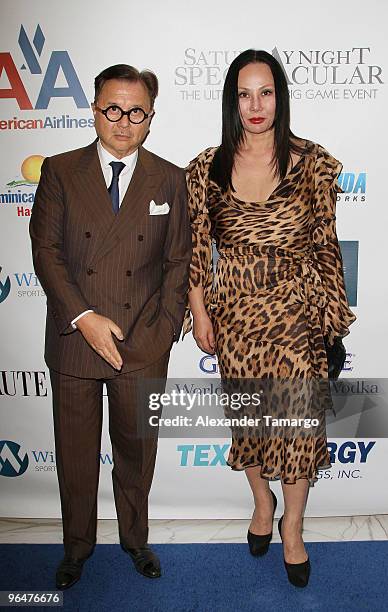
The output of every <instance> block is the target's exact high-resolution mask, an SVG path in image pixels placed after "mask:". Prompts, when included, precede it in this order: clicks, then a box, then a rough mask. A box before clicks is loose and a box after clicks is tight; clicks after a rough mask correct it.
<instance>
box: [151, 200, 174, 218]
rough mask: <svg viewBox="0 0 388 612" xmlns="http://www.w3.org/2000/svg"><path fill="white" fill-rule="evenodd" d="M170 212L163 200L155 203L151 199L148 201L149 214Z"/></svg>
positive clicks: (166, 213)
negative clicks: (160, 202)
mask: <svg viewBox="0 0 388 612" xmlns="http://www.w3.org/2000/svg"><path fill="white" fill-rule="evenodd" d="M169 212H170V206H169V205H168V204H167V202H165V203H164V204H155V202H154V201H153V200H151V202H150V215H168V213H169Z"/></svg>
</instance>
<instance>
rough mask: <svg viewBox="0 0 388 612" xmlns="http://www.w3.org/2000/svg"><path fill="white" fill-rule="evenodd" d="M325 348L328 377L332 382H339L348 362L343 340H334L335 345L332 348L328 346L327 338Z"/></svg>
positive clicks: (339, 338) (338, 337)
mask: <svg viewBox="0 0 388 612" xmlns="http://www.w3.org/2000/svg"><path fill="white" fill-rule="evenodd" d="M325 348H326V355H327V369H328V377H329V378H330V379H331V380H337V378H338V377H339V375H340V374H341V371H342V368H343V367H344V363H345V360H346V349H345V347H344V343H343V342H342V338H341V337H340V336H337V337H336V338H335V339H334V344H332V345H331V346H330V345H329V344H328V342H327V338H325Z"/></svg>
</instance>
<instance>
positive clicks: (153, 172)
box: [93, 147, 163, 263]
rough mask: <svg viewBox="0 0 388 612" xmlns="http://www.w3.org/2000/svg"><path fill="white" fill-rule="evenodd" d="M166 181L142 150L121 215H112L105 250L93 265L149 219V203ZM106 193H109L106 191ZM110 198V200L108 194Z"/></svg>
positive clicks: (123, 202) (148, 154)
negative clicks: (140, 223)
mask: <svg viewBox="0 0 388 612" xmlns="http://www.w3.org/2000/svg"><path fill="white" fill-rule="evenodd" d="M97 161H98V160H97ZM102 180H103V178H102ZM162 180H163V175H162V173H161V171H160V169H159V166H158V164H157V163H156V161H155V160H154V157H153V155H152V154H151V153H149V152H148V151H147V150H146V149H143V147H140V148H139V155H138V159H137V162H136V167H135V170H134V173H133V176H132V179H131V182H130V184H129V187H128V189H127V192H126V194H125V196H124V199H123V201H122V203H121V206H120V210H119V213H118V214H117V215H114V213H113V212H112V216H113V221H112V219H111V225H110V228H109V231H108V233H107V235H106V237H105V240H104V242H103V244H102V245H101V248H100V249H98V251H97V252H96V254H95V256H94V257H93V263H95V262H96V261H98V260H99V259H101V258H102V257H104V256H105V255H106V254H107V253H108V252H109V251H110V250H111V249H112V248H113V247H115V245H116V244H117V242H118V241H119V240H122V239H123V238H125V236H127V235H128V231H130V230H131V228H133V227H135V226H136V225H137V224H138V223H139V222H140V221H141V220H142V219H143V220H144V218H146V217H147V216H148V215H149V203H150V201H151V200H152V199H153V197H154V196H155V192H156V191H157V190H158V188H159V186H160V183H161V182H162ZM105 191H106V192H107V190H106V187H105ZM107 197H108V199H109V194H108V193H107ZM109 203H110V199H109ZM110 209H111V206H110Z"/></svg>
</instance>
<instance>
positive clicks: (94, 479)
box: [50, 351, 169, 558]
mask: <svg viewBox="0 0 388 612" xmlns="http://www.w3.org/2000/svg"><path fill="white" fill-rule="evenodd" d="M168 360H169V351H168V352H167V353H165V354H164V355H163V356H162V357H161V358H160V359H159V360H158V361H156V362H155V363H153V364H152V365H150V366H148V367H146V368H144V369H142V370H136V371H132V372H128V373H124V374H118V375H116V376H115V377H114V378H108V379H105V380H103V379H91V378H76V377H73V376H67V375H65V374H61V373H59V372H55V371H54V370H50V376H51V386H52V393H53V411H54V432H55V447H56V456H57V473H58V481H59V489H60V496H61V506H62V522H63V541H64V547H65V554H67V555H70V556H72V557H77V558H84V557H87V556H88V555H90V554H91V553H92V551H93V548H94V545H95V542H96V529H97V490H98V479H99V469H100V448H101V430H102V414H103V384H104V382H105V384H106V387H107V393H108V403H109V435H110V439H111V443H112V457H113V470H112V481H113V492H114V499H115V505H116V512H117V519H118V524H119V535H120V541H121V542H122V543H123V544H124V545H126V546H128V547H138V546H142V545H144V544H145V543H146V542H147V538H148V494H149V491H150V488H151V483H152V477H153V473H154V467H155V459H156V451H157V437H158V431H157V428H156V427H151V426H149V425H148V417H149V415H150V412H149V410H148V407H147V398H146V394H145V386H146V381H144V382H143V384H142V379H151V380H150V381H149V384H150V385H152V390H153V391H158V392H159V393H161V392H163V391H164V384H165V382H164V381H165V379H166V376H167V367H168ZM139 383H140V384H139ZM153 414H157V413H155V412H153Z"/></svg>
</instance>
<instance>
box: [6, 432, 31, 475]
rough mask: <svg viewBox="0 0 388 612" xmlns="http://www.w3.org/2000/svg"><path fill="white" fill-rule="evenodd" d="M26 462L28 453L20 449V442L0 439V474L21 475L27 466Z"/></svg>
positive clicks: (27, 461)
mask: <svg viewBox="0 0 388 612" xmlns="http://www.w3.org/2000/svg"><path fill="white" fill-rule="evenodd" d="M28 463H29V460H28V455H27V453H24V452H23V451H22V449H21V446H20V444H17V443H16V442H12V441H11V440H1V441H0V476H6V477H7V478H14V477H15V476H21V475H22V474H24V472H25V471H26V469H27V468H28Z"/></svg>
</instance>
